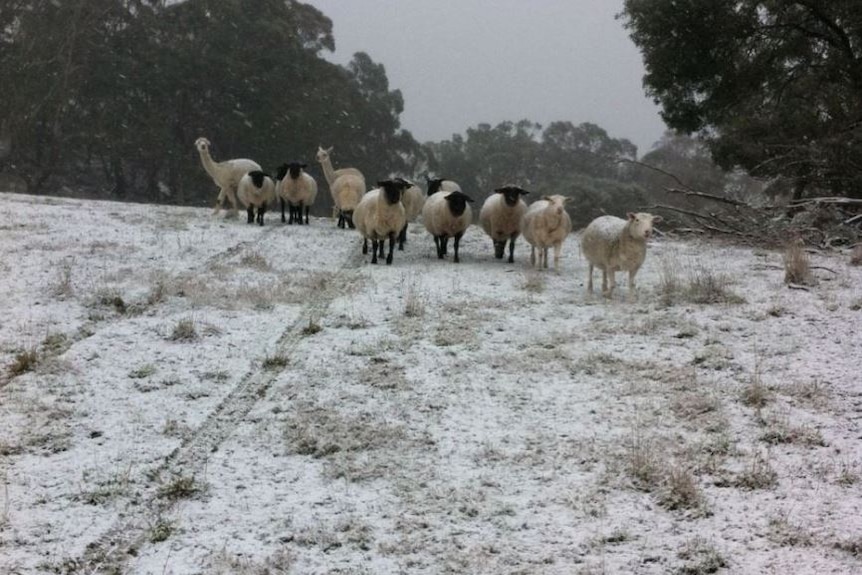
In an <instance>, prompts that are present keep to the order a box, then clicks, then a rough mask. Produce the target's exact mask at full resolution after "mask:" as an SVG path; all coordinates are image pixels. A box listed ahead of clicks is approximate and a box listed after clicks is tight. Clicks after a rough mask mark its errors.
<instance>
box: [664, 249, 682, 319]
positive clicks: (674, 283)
mask: <svg viewBox="0 0 862 575" xmlns="http://www.w3.org/2000/svg"><path fill="white" fill-rule="evenodd" d="M683 288H684V284H683V281H682V274H681V266H680V263H679V259H678V258H677V256H676V254H668V255H666V256H665V257H663V258H661V260H660V262H659V269H658V294H659V301H661V303H662V305H665V306H668V307H669V306H672V305H673V304H674V303H675V302H676V300H677V299H678V298H679V296H680V294H681V293H683V291H684V289H683Z"/></svg>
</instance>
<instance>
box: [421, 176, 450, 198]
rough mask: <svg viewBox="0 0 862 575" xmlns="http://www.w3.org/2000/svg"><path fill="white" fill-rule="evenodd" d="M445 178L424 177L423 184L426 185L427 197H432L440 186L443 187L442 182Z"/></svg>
mask: <svg viewBox="0 0 862 575" xmlns="http://www.w3.org/2000/svg"><path fill="white" fill-rule="evenodd" d="M445 179H446V178H429V177H428V176H427V175H426V176H425V182H427V184H428V195H429V196H433V195H434V194H436V193H437V192H439V191H440V186H441V185H443V180H445Z"/></svg>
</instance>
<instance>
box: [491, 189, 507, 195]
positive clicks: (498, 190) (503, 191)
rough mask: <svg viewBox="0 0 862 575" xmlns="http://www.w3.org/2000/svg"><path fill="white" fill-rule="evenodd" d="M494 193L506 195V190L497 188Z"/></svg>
mask: <svg viewBox="0 0 862 575" xmlns="http://www.w3.org/2000/svg"><path fill="white" fill-rule="evenodd" d="M494 193H495V194H504V193H506V188H495V189H494Z"/></svg>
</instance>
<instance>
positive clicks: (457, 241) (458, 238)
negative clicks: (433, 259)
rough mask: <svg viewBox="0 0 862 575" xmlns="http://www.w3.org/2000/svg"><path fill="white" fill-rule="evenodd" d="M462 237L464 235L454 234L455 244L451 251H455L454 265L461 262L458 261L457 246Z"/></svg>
mask: <svg viewBox="0 0 862 575" xmlns="http://www.w3.org/2000/svg"><path fill="white" fill-rule="evenodd" d="M463 235H464V234H463V233H460V234H455V242H454V248H453V249H454V250H455V263H456V264H457V263H458V262H460V261H461V260H460V259H458V245H459V244H460V243H461V236H463Z"/></svg>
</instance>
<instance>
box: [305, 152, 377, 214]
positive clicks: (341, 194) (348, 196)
mask: <svg viewBox="0 0 862 575" xmlns="http://www.w3.org/2000/svg"><path fill="white" fill-rule="evenodd" d="M330 153H332V147H331V146H330V147H329V148H326V149H323V146H318V147H317V156H316V157H317V161H318V162H320V165H321V167H322V168H323V177H325V178H326V183H327V184H329V192H330V193H331V194H332V202H333V204H335V207H336V209H337V210H338V227H339V228H343V227H344V226H345V224H346V225H347V226H348V227H351V228H352V227H353V218H352V212H353V209H354V208H356V206H357V204H358V203H359V200H360V199H362V196H363V195H364V194H365V189H366V188H365V176H363V175H362V172H360V171H359V170H357V169H356V168H340V169H338V170H335V169H333V168H332V160H331V159H330V158H329V154H330ZM342 176H348V177H342ZM336 181H337V183H336ZM343 204H344V205H343Z"/></svg>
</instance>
